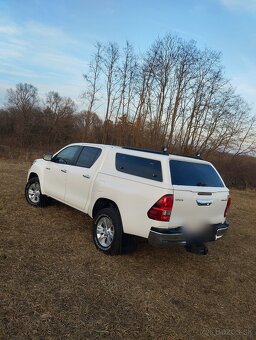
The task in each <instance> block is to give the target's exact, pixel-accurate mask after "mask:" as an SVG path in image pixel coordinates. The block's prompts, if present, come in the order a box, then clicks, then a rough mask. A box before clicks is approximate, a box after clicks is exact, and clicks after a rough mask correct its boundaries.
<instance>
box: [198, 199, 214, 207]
mask: <svg viewBox="0 0 256 340" xmlns="http://www.w3.org/2000/svg"><path fill="white" fill-rule="evenodd" d="M196 203H197V204H198V205H199V206H202V205H205V206H207V207H208V206H209V205H211V204H212V203H213V200H209V199H203V198H202V199H197V200H196Z"/></svg>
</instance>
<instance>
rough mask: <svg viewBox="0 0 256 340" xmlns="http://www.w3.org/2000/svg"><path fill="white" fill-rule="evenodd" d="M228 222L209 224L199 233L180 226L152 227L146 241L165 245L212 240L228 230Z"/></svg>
mask: <svg viewBox="0 0 256 340" xmlns="http://www.w3.org/2000/svg"><path fill="white" fill-rule="evenodd" d="M228 227H229V224H228V223H219V224H212V225H210V226H209V227H208V228H207V230H206V231H204V232H203V233H200V234H196V235H194V234H193V235H191V234H188V233H186V232H185V231H184V229H183V228H182V227H178V228H173V229H161V228H154V227H152V228H151V230H150V232H149V237H148V242H149V243H150V244H154V245H165V244H170V243H176V244H184V245H185V244H191V243H204V242H212V241H216V240H218V239H219V238H221V237H222V236H223V235H224V234H225V233H226V231H227V230H228Z"/></svg>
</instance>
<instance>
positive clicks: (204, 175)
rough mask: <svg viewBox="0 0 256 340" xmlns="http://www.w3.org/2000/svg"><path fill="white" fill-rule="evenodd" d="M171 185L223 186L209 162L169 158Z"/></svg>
mask: <svg viewBox="0 0 256 340" xmlns="http://www.w3.org/2000/svg"><path fill="white" fill-rule="evenodd" d="M170 171H171V178H172V184H173V185H184V186H205V187H224V185H223V182H222V180H221V178H220V176H219V175H218V173H217V172H216V171H215V169H214V168H213V167H212V166H211V165H210V164H205V163H195V162H184V161H177V160H170Z"/></svg>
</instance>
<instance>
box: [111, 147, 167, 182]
mask: <svg viewBox="0 0 256 340" xmlns="http://www.w3.org/2000/svg"><path fill="white" fill-rule="evenodd" d="M116 169H117V170H118V171H121V172H124V173H126V174H129V175H134V176H138V177H142V178H147V179H152V180H153V181H158V182H162V181H163V176H162V167H161V162H160V161H158V160H154V159H149V158H144V157H137V156H131V155H126V154H122V153H117V154H116Z"/></svg>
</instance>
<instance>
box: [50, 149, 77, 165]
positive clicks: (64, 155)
mask: <svg viewBox="0 0 256 340" xmlns="http://www.w3.org/2000/svg"><path fill="white" fill-rule="evenodd" d="M80 149H81V147H80V146H78V145H73V146H68V147H67V148H65V149H63V150H62V151H60V152H59V153H58V154H57V155H56V156H54V158H53V162H55V163H60V164H68V165H71V164H73V160H74V158H75V156H77V154H78V153H79V151H80Z"/></svg>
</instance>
